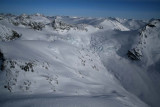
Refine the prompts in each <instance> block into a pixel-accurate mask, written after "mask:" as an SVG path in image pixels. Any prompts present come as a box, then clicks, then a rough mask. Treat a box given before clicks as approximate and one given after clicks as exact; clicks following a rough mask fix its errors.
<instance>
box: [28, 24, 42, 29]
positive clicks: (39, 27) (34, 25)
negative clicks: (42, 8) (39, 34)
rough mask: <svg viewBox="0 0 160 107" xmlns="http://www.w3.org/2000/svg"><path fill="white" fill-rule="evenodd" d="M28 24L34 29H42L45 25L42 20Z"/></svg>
mask: <svg viewBox="0 0 160 107" xmlns="http://www.w3.org/2000/svg"><path fill="white" fill-rule="evenodd" d="M28 26H30V27H31V28H32V29H34V30H42V28H44V27H45V25H44V24H43V23H40V22H30V23H29V24H28Z"/></svg>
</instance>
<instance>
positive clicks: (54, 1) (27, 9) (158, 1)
mask: <svg viewBox="0 0 160 107" xmlns="http://www.w3.org/2000/svg"><path fill="white" fill-rule="evenodd" d="M0 13H12V14H22V13H26V14H34V13H42V14H45V15H50V16H53V15H65V16H66V15H67V16H85V17H89V16H91V17H120V18H134V19H150V18H160V0H0Z"/></svg>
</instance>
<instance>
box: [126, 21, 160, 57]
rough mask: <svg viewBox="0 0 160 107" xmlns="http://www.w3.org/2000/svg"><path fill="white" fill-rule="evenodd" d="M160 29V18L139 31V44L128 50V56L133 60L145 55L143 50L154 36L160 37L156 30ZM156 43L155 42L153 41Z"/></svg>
mask: <svg viewBox="0 0 160 107" xmlns="http://www.w3.org/2000/svg"><path fill="white" fill-rule="evenodd" d="M159 30H160V20H159V19H157V20H151V21H150V22H149V23H148V24H147V25H146V26H145V27H144V28H143V29H142V30H141V31H140V33H139V41H138V44H137V45H136V46H135V47H133V48H132V49H131V50H128V53H127V55H128V57H129V58H130V59H132V60H140V59H141V58H142V57H143V51H144V49H145V48H147V46H152V44H149V43H150V41H151V40H152V38H157V39H158V38H160V34H157V33H155V32H157V31H159ZM153 44H154V43H153Z"/></svg>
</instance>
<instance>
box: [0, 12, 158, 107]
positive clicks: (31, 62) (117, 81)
mask: <svg viewBox="0 0 160 107" xmlns="http://www.w3.org/2000/svg"><path fill="white" fill-rule="evenodd" d="M55 19H56V20H58V21H61V22H63V23H65V24H62V25H60V26H63V27H62V28H64V29H60V28H57V29H55V28H53V26H52V23H53V21H54V20H55ZM21 21H23V22H25V23H29V22H41V23H43V24H44V25H45V27H43V28H42V30H36V29H32V28H30V27H28V25H25V24H23V23H22V24H19V25H15V24H13V22H21ZM66 25H67V27H70V28H69V29H68V28H67V29H65V27H66ZM78 27H82V28H84V29H85V30H82V29H79V28H78ZM12 30H14V31H16V32H18V33H19V34H21V35H22V36H21V37H20V38H18V39H16V40H12V41H1V42H0V52H1V53H3V55H4V59H5V60H4V61H2V59H0V64H1V65H3V66H4V69H3V70H1V71H0V107H11V106H12V107H26V106H29V107H44V106H46V107H50V106H52V107H53V106H54V107H148V106H151V107H159V105H160V74H159V73H160V67H159V64H160V21H159V20H151V21H150V22H146V21H140V20H138V21H137V20H128V19H119V18H83V17H69V16H55V17H46V16H44V15H41V14H38V13H37V14H35V15H26V14H23V15H20V16H12V15H11V16H8V15H4V16H3V19H2V20H0V37H1V38H3V37H4V36H5V35H6V34H7V35H9V34H10V32H11V31H12ZM146 35H147V37H146ZM132 48H136V49H139V51H140V52H142V58H141V60H139V61H132V60H131V59H129V58H128V57H127V52H128V50H130V49H132ZM0 58H1V57H0Z"/></svg>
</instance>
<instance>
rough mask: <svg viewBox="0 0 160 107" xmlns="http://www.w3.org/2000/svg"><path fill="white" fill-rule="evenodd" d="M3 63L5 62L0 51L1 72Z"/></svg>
mask: <svg viewBox="0 0 160 107" xmlns="http://www.w3.org/2000/svg"><path fill="white" fill-rule="evenodd" d="M4 61H5V59H4V55H3V53H1V51H0V70H1V71H3V70H4Z"/></svg>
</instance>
